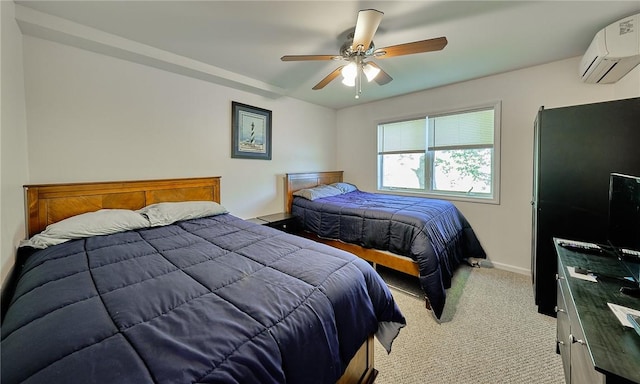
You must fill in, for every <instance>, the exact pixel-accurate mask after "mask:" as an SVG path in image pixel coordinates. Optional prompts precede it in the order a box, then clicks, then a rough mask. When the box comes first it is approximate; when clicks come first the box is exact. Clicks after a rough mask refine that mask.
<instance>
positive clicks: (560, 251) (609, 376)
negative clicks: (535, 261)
mask: <svg viewBox="0 0 640 384" xmlns="http://www.w3.org/2000/svg"><path fill="white" fill-rule="evenodd" d="M562 241H563V239H557V238H554V239H553V242H554V244H555V249H556V252H557V255H558V275H557V284H558V287H557V292H558V295H557V306H556V312H557V341H556V342H557V349H556V350H557V352H558V353H560V355H561V356H562V364H563V367H564V372H565V378H566V382H567V383H568V384H569V383H580V384H587V383H640V335H638V334H637V333H636V332H635V330H634V329H633V328H630V327H625V326H623V325H622V324H621V323H620V321H619V320H618V318H617V317H616V316H615V314H614V312H613V311H612V310H611V308H610V307H609V305H608V303H613V304H617V305H620V306H624V307H627V308H631V309H635V310H640V298H635V297H632V296H629V295H626V294H623V293H621V292H620V288H621V287H622V286H633V284H634V283H630V282H627V281H625V280H624V279H623V278H624V277H625V276H629V272H628V270H627V269H626V268H625V266H624V265H623V264H622V262H620V261H619V260H618V259H617V258H616V257H615V256H614V255H613V254H608V253H606V252H605V253H602V254H594V253H593V252H589V251H584V252H582V251H576V250H571V249H567V248H564V247H562V246H560V245H559V243H560V242H562ZM568 267H569V268H568ZM576 267H578V268H584V269H587V270H589V271H591V272H592V273H593V274H594V275H597V276H598V278H597V282H592V281H587V280H584V279H582V278H580V277H585V275H584V274H576V275H575V276H578V275H581V276H578V277H573V276H572V275H571V274H570V269H571V268H576ZM636 287H637V285H636Z"/></svg>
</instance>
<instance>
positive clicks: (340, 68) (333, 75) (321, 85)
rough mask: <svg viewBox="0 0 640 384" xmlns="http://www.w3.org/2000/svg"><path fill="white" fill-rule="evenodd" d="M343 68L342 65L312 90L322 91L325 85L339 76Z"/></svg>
mask: <svg viewBox="0 0 640 384" xmlns="http://www.w3.org/2000/svg"><path fill="white" fill-rule="evenodd" d="M342 68H344V65H341V66H339V67H338V68H336V69H335V70H334V71H333V72H331V73H330V74H328V75H327V77H325V78H324V79H322V80H320V82H319V83H318V84H316V85H315V86H314V87H313V88H312V89H313V90H314V91H317V90H318V89H322V88H324V87H325V85H327V84H329V83H330V82H331V81H332V80H333V79H335V78H336V77H338V76H340V71H341V70H342Z"/></svg>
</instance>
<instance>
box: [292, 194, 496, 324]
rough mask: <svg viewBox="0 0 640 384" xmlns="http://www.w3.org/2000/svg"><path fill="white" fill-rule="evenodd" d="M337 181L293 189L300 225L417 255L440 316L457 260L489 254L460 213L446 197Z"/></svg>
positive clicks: (327, 235) (422, 279)
mask: <svg viewBox="0 0 640 384" xmlns="http://www.w3.org/2000/svg"><path fill="white" fill-rule="evenodd" d="M335 186H337V187H340V188H342V190H341V191H336V192H331V191H327V190H328V187H331V186H320V187H316V189H314V190H312V193H310V194H309V190H307V191H304V190H303V191H300V192H296V193H294V195H295V196H294V198H293V204H292V208H291V213H292V214H293V215H294V216H296V217H297V218H298V219H299V223H300V225H301V226H302V229H304V230H306V231H309V232H312V233H314V234H316V235H318V236H320V237H323V238H327V239H336V240H340V241H343V242H347V243H355V244H358V245H360V246H362V247H365V248H374V249H380V250H385V251H389V252H392V253H394V254H398V255H402V256H406V257H410V258H411V259H413V260H415V261H416V262H417V263H418V268H419V271H420V276H419V279H420V285H421V287H422V289H423V290H424V292H425V295H426V297H427V299H428V301H429V303H430V305H431V308H432V310H433V314H434V315H435V316H436V318H438V319H439V318H440V316H441V315H442V311H443V309H444V305H445V300H446V289H447V288H449V287H450V286H451V278H452V276H453V273H454V271H455V270H456V268H457V267H458V266H459V264H460V263H461V262H462V261H463V260H464V259H467V258H486V254H485V252H484V250H483V249H482V246H481V245H480V242H479V241H478V239H477V237H476V235H475V233H474V231H473V229H472V228H471V226H470V225H469V222H468V221H467V220H466V219H465V217H464V216H463V215H462V213H461V212H460V211H459V210H458V209H457V208H456V207H455V205H453V203H451V202H449V201H445V200H439V199H429V198H422V197H410V196H400V195H388V194H380V193H369V192H363V191H360V190H358V189H356V188H355V187H353V186H350V185H348V184H347V185H346V189H345V183H337V184H335ZM338 192H340V193H338ZM314 193H315V195H314ZM305 196H306V197H305ZM309 197H311V198H309Z"/></svg>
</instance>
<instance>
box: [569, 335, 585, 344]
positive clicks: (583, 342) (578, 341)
mask: <svg viewBox="0 0 640 384" xmlns="http://www.w3.org/2000/svg"><path fill="white" fill-rule="evenodd" d="M569 340H571V343H572V344H573V343H578V344H582V345H586V344H587V343H585V341H584V340H582V339H576V337H575V336H573V335H572V334H571V333H570V334H569Z"/></svg>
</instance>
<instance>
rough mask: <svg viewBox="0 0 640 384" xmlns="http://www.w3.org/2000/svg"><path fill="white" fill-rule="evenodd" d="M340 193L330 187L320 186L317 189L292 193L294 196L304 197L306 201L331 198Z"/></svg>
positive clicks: (338, 190) (340, 192)
mask: <svg viewBox="0 0 640 384" xmlns="http://www.w3.org/2000/svg"><path fill="white" fill-rule="evenodd" d="M341 194H342V191H341V190H340V189H338V188H336V187H333V186H331V185H325V184H321V185H318V186H317V187H313V188H306V189H301V190H299V191H295V192H294V193H293V195H294V196H300V197H304V198H305V199H307V200H311V201H313V200H315V199H320V198H322V197H331V196H336V195H341Z"/></svg>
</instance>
